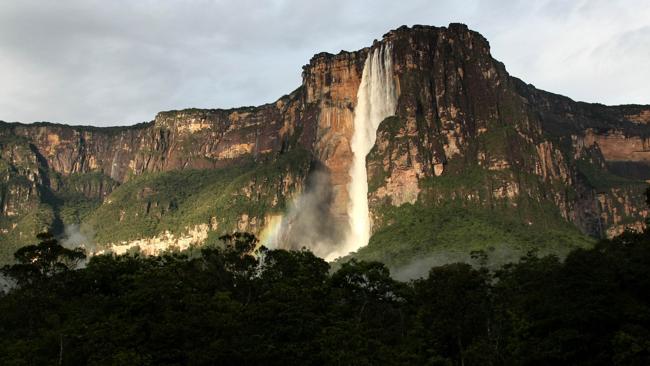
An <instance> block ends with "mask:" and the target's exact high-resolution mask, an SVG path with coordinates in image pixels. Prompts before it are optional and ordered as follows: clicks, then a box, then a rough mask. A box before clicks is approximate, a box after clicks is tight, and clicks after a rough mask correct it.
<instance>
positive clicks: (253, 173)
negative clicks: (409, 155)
mask: <svg viewBox="0 0 650 366" xmlns="http://www.w3.org/2000/svg"><path fill="white" fill-rule="evenodd" d="M309 162H310V155H309V153H308V152H306V151H304V150H292V151H291V152H289V153H287V154H283V155H281V156H280V157H279V158H278V159H277V161H274V162H271V163H255V162H252V161H250V162H247V163H243V164H242V165H241V166H237V167H231V168H224V169H213V170H181V171H170V172H163V173H151V174H146V175H143V176H139V177H136V178H134V179H133V180H131V181H129V182H127V183H125V184H123V185H121V186H120V187H119V188H117V189H116V190H115V191H113V193H112V194H111V195H110V196H109V197H108V198H107V199H106V203H104V204H103V205H101V206H100V207H98V208H97V209H96V210H95V211H93V213H92V214H90V215H89V216H88V218H87V219H86V220H85V221H84V224H86V225H89V226H90V227H92V228H94V229H95V230H96V235H95V239H96V240H97V242H98V243H109V242H116V241H120V240H129V239H136V238H141V237H151V236H155V235H157V234H159V233H161V232H164V231H165V230H169V231H171V232H176V233H179V232H183V231H185V230H186V228H187V227H191V226H193V225H198V224H205V223H209V222H210V219H211V218H212V217H215V218H217V220H218V225H219V231H220V232H221V233H223V232H227V231H230V230H233V229H236V227H237V226H236V225H237V220H238V219H239V217H240V216H241V215H242V214H247V215H249V217H264V215H265V214H268V213H273V212H278V211H281V210H282V209H284V205H285V200H287V199H289V197H288V196H287V195H284V194H282V192H281V190H282V186H283V184H284V182H283V179H284V178H286V177H288V176H291V177H292V178H293V179H299V178H300V177H301V176H304V174H305V173H306V171H307V169H308V168H309ZM274 199H277V202H275V204H274Z"/></svg>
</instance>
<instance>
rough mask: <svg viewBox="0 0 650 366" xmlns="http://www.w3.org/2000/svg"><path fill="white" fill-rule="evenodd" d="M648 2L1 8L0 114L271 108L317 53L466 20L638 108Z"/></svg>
mask: <svg viewBox="0 0 650 366" xmlns="http://www.w3.org/2000/svg"><path fill="white" fill-rule="evenodd" d="M649 4H650V2H649V1H647V0H638V1H635V0H630V1H608V0H602V1H601V0H583V1H569V0H567V1H559V0H546V1H530V0H521V1H513V0H508V1H496V0H495V1H459V0H451V1H433V0H428V1H427V0H422V1H420V0H413V1H408V0H399V1H396V0H388V1H383V0H381V1H380V0H374V1H370V0H369V1H354V0H326V1H314V0H274V1H262V0H257V1H252V0H237V1H225V0H224V1H207V0H195V1H164V0H156V1H153V0H151V1H148V0H147V1H145V0H141V1H134V0H113V1H106V0H101V1H94V0H78V1H74V0H69V1H68V0H57V1H32V0H16V1H14V0H3V1H2V2H0V120H5V121H22V122H32V121H52V122H61V123H68V124H92V125H98V126H107V125H117V124H120V125H124V124H133V123H137V122H142V121H149V120H152V119H153V117H154V116H155V114H156V113H157V112H158V111H163V110H169V109H181V108H188V107H199V108H228V107H235V106H242V105H258V104H262V103H267V102H272V101H274V100H276V99H277V98H278V97H280V96H281V95H283V94H286V93H289V92H291V91H292V90H293V89H295V88H296V87H298V86H299V85H300V81H301V76H300V74H301V67H302V65H304V64H306V63H307V62H308V61H309V59H310V57H311V56H312V55H313V54H314V53H317V52H321V51H327V52H332V53H336V52H338V51H340V50H341V49H345V50H356V49H359V48H362V47H365V46H368V45H370V44H372V40H373V39H380V38H381V36H382V35H383V34H384V33H386V32H387V31H388V30H390V29H394V28H397V27H399V26H401V25H403V24H406V25H413V24H429V25H436V26H446V25H447V24H449V23H451V22H461V23H466V24H467V25H468V26H469V27H470V28H471V29H473V30H476V31H478V32H480V33H481V34H483V35H484V36H485V37H486V38H487V39H488V40H489V41H490V44H491V47H492V55H493V56H494V57H495V58H497V59H498V60H500V61H502V62H504V63H505V65H506V67H507V69H508V71H509V72H510V74H512V75H514V76H517V77H519V78H521V79H523V80H524V81H526V82H529V83H532V84H535V86H537V87H538V88H542V89H545V90H548V91H552V92H556V93H560V94H564V95H567V96H569V97H571V98H573V99H575V100H582V101H589V102H600V103H605V104H623V103H640V104H650V66H648V65H649V64H650V5H649Z"/></svg>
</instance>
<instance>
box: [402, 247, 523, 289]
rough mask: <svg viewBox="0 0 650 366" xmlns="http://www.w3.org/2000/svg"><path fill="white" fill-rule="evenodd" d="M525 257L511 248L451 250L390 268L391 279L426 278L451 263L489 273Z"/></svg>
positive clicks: (519, 251) (521, 252) (520, 251)
mask: <svg viewBox="0 0 650 366" xmlns="http://www.w3.org/2000/svg"><path fill="white" fill-rule="evenodd" d="M524 255H526V252H525V251H523V250H517V249H511V248H504V247H501V248H494V247H490V248H488V250H487V251H476V252H471V253H463V252H457V251H453V250H449V251H445V252H442V251H441V252H438V253H435V254H433V255H430V256H427V257H424V258H418V259H415V260H413V261H411V262H409V263H408V264H405V265H403V266H399V267H393V268H391V269H390V270H391V271H390V272H391V277H393V278H394V279H395V280H398V281H410V280H414V279H418V278H422V277H427V275H428V274H429V270H431V268H433V267H440V266H444V265H447V264H452V263H468V264H471V265H472V266H474V267H476V268H478V267H484V268H487V269H489V270H491V271H493V270H497V269H499V268H500V267H502V266H503V265H504V264H507V263H516V262H518V261H519V260H520V258H521V257H522V256H524Z"/></svg>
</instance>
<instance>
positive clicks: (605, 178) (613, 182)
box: [576, 159, 646, 191]
mask: <svg viewBox="0 0 650 366" xmlns="http://www.w3.org/2000/svg"><path fill="white" fill-rule="evenodd" d="M576 166H577V167H578V171H579V172H580V174H582V176H583V177H584V178H585V179H586V180H587V183H588V184H589V185H590V186H592V187H593V188H595V189H597V190H601V191H602V190H608V189H610V188H615V187H621V186H634V185H636V186H645V185H646V184H645V182H643V181H642V180H633V179H629V178H624V177H621V176H618V175H614V174H612V173H610V172H609V171H608V170H607V169H605V168H600V167H598V166H596V165H595V164H594V163H592V162H590V161H588V160H586V159H580V160H576Z"/></svg>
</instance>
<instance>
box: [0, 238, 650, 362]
mask: <svg viewBox="0 0 650 366" xmlns="http://www.w3.org/2000/svg"><path fill="white" fill-rule="evenodd" d="M38 239H39V240H40V243H39V244H36V245H32V246H27V247H24V248H22V249H20V250H18V251H17V252H16V254H15V259H16V260H15V264H13V265H8V266H5V267H4V269H3V274H4V276H5V278H6V279H7V280H9V281H10V282H12V283H13V285H14V286H13V288H12V289H10V290H9V291H6V293H4V294H2V295H0V364H2V365H84V364H87V365H295V364H301V365H463V366H466V365H648V364H650V231H646V232H642V233H638V232H626V233H624V234H622V235H621V236H619V237H616V238H614V239H612V240H603V241H600V242H599V243H597V244H596V245H595V246H594V247H593V248H589V249H577V250H575V251H573V252H571V253H570V254H569V255H568V256H567V257H566V258H563V259H562V260H560V258H558V257H556V256H543V257H540V256H539V255H536V253H535V252H530V253H529V254H528V255H526V256H524V257H523V258H521V260H520V261H518V262H517V263H512V264H508V265H505V266H503V267H502V268H500V269H499V270H488V269H487V267H486V266H484V262H485V255H484V253H480V252H478V253H475V255H474V263H472V264H464V263H457V264H450V265H445V266H441V267H434V268H431V269H430V271H429V273H428V275H427V276H425V277H424V278H421V279H418V280H413V281H410V282H399V281H396V280H394V279H393V278H391V275H390V273H389V270H388V269H387V267H386V266H385V265H384V264H382V263H379V262H364V261H358V260H354V259H352V260H349V261H348V262H345V263H341V264H340V265H339V266H338V268H337V269H336V270H334V269H332V268H331V267H330V264H328V263H327V262H325V261H324V260H322V259H320V258H318V257H316V256H314V255H313V254H312V253H311V252H309V251H307V250H302V251H285V250H269V249H266V248H264V247H259V245H258V241H257V239H256V238H255V237H254V236H253V235H252V234H246V233H235V234H231V235H226V236H223V237H222V238H221V239H222V245H220V246H214V245H213V246H206V247H201V248H192V249H190V250H187V251H184V252H169V253H166V254H164V255H160V256H142V255H138V254H137V253H131V254H128V255H122V256H115V255H98V256H93V257H91V258H86V256H85V254H84V252H83V251H82V250H80V249H75V250H72V249H66V248H64V247H62V246H61V245H59V243H58V242H57V240H56V239H55V238H54V237H53V236H51V235H48V234H42V235H39V238H38Z"/></svg>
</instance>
